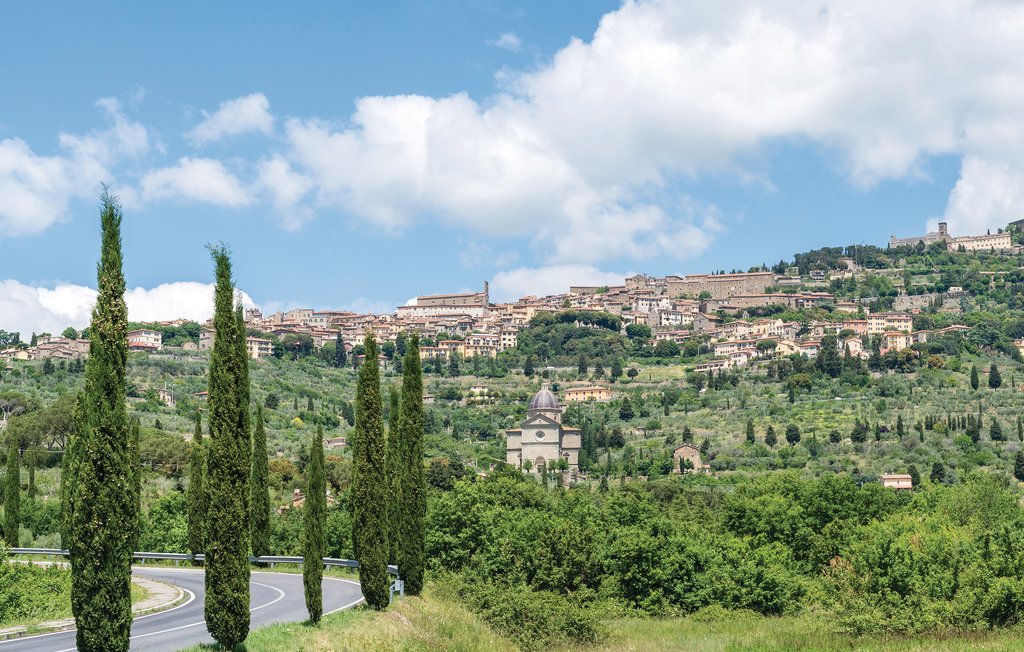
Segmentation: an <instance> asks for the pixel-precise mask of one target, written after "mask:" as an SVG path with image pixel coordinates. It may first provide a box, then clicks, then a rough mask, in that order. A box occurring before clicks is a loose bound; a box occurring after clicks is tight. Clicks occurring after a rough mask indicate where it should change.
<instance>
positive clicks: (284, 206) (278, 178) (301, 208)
mask: <svg viewBox="0 0 1024 652" xmlns="http://www.w3.org/2000/svg"><path fill="white" fill-rule="evenodd" d="M259 183H260V186H261V187H262V188H263V189H264V190H265V191H266V192H267V194H268V195H269V196H270V197H271V201H272V203H273V205H274V209H275V210H276V211H277V213H278V215H279V216H280V218H281V221H282V222H283V223H284V226H285V228H286V229H288V230H290V231H291V230H295V229H298V228H299V227H301V226H302V225H303V224H304V223H305V222H307V221H309V220H310V219H312V218H313V210H312V209H311V208H310V207H309V206H308V205H306V204H305V203H303V202H304V201H305V197H306V195H307V194H308V193H309V191H310V190H311V189H312V188H313V181H312V180H310V179H309V178H307V177H305V176H303V175H301V174H299V173H297V172H295V170H293V169H292V166H291V164H289V163H288V161H287V160H285V159H284V158H283V157H281V156H275V157H273V158H271V159H268V160H265V161H263V162H262V163H260V172H259Z"/></svg>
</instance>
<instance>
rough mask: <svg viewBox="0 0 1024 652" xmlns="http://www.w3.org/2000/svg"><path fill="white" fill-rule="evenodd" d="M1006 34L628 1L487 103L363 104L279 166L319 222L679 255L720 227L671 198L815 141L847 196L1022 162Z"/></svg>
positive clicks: (1007, 13) (878, 18)
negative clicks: (855, 189)
mask: <svg viewBox="0 0 1024 652" xmlns="http://www.w3.org/2000/svg"><path fill="white" fill-rule="evenodd" d="M1022 32H1024V7H1022V6H1021V5H1019V4H1017V3H1006V2H963V1H960V0H944V1H939V2H936V1H934V0H909V1H908V2H902V3H897V4H892V3H887V4H879V3H865V2H861V1H859V0H831V1H827V2H825V3H823V4H822V3H818V4H813V5H808V4H800V3H796V4H794V3H783V2H770V3H767V4H766V3H763V2H753V1H752V0H726V1H723V2H720V3H714V4H713V5H708V6H706V7H701V8H695V7H693V6H692V5H680V4H679V3H676V2H670V1H668V0H651V1H647V2H643V1H637V2H626V3H624V4H623V6H622V7H621V8H620V9H618V10H617V11H614V12H611V13H609V14H607V15H605V16H604V17H603V18H602V20H601V23H600V25H599V27H598V29H597V30H596V32H595V34H594V36H593V38H592V39H591V40H590V41H589V42H584V41H581V40H573V41H572V42H570V43H569V44H568V45H567V46H566V47H565V48H563V49H562V50H561V51H559V52H558V53H557V54H556V55H555V56H554V57H553V59H552V60H551V61H550V62H549V63H548V64H546V65H544V66H542V67H540V68H539V69H536V70H530V71H527V72H523V73H519V74H515V73H507V72H506V73H503V74H502V76H501V81H502V82H503V83H504V85H505V88H506V92H505V93H504V94H500V95H497V96H495V97H492V98H488V100H487V101H486V102H481V103H478V102H476V101H474V100H472V99H470V98H469V97H468V96H466V95H464V94H457V95H453V96H450V97H444V98H432V97H422V96H391V97H367V98H362V99H360V100H358V101H357V103H356V111H355V113H354V114H353V115H352V116H351V119H350V120H349V122H348V125H347V126H345V127H343V128H340V129H339V128H334V127H331V126H329V125H328V124H326V123H324V122H322V121H320V120H316V119H308V120H291V121H289V122H288V123H287V126H286V135H287V141H288V142H289V144H290V145H291V151H290V152H289V153H288V157H289V159H290V161H291V162H292V164H293V165H295V166H296V167H297V168H298V169H299V170H300V171H301V173H303V174H305V175H307V176H309V178H311V179H313V180H314V181H315V183H316V184H317V185H316V190H315V194H316V197H317V200H318V203H319V205H320V206H338V207H341V208H343V209H345V210H347V211H349V212H352V213H355V214H356V215H357V216H359V217H361V218H363V219H365V220H367V221H368V222H370V223H372V224H374V225H376V226H379V227H383V228H388V229H399V228H401V227H403V226H405V225H407V224H409V223H411V222H413V221H415V220H419V219H429V220H440V221H443V222H446V223H448V224H450V225H454V226H456V227H465V228H468V229H471V230H473V231H475V232H477V233H482V234H485V235H489V236H509V235H513V236H522V235H532V236H534V243H535V244H536V245H538V251H539V252H540V253H541V255H542V256H543V258H544V259H545V260H547V261H548V262H550V263H567V262H568V263H594V262H596V261H598V260H601V259H603V258H605V257H607V256H609V255H611V256H616V257H629V258H632V259H638V258H641V257H643V256H646V255H649V254H651V253H666V252H669V253H672V254H674V255H676V256H678V257H685V256H689V255H693V254H696V253H699V252H700V251H702V250H703V249H705V248H706V247H708V246H710V244H711V242H712V241H713V239H714V237H715V235H716V233H717V232H718V231H719V229H718V228H717V226H718V225H719V224H720V220H718V219H717V218H716V217H715V211H714V207H709V210H708V211H707V213H708V214H706V215H701V214H693V213H692V212H688V211H685V210H683V211H676V210H674V209H673V208H672V207H673V205H674V204H675V203H677V202H680V201H682V202H684V203H686V202H687V201H689V200H688V198H686V197H681V196H680V195H679V192H678V190H673V184H674V182H675V181H677V180H678V179H679V178H693V177H699V176H701V175H707V174H714V175H721V174H725V175H731V176H732V177H733V178H734V179H736V180H737V182H739V183H741V184H742V183H746V182H747V181H748V180H749V179H752V178H761V179H766V175H765V173H764V171H763V170H762V169H759V167H761V166H764V165H765V157H763V152H764V148H765V146H766V145H769V144H772V143H783V144H785V143H810V144H813V145H816V146H818V147H819V149H821V150H823V152H824V154H823V155H825V156H830V157H831V158H832V159H833V160H834V163H833V164H834V165H835V167H836V168H837V169H839V170H841V171H842V172H843V173H844V174H846V175H847V177H848V179H849V181H850V182H851V183H852V184H854V185H856V186H860V187H864V188H868V187H871V186H872V185H873V184H876V183H878V182H879V181H880V180H883V179H891V178H895V179H899V178H908V177H911V178H912V177H926V176H927V169H926V162H927V160H928V158H929V157H931V156H933V155H945V154H954V155H962V156H968V157H970V156H976V157H978V158H979V159H981V160H985V161H993V160H994V161H1001V162H1006V161H1009V160H1010V159H1009V157H1010V156H1011V153H1013V152H1020V151H1024V123H1022V121H1021V119H1020V115H1022V113H1024V84H1020V83H1017V81H1019V79H1020V77H1021V74H1022V65H1021V63H1020V56H1019V35H1020V34H1021V33H1022ZM500 40H501V39H498V40H496V41H495V42H494V43H495V44H497V42H498V41H500ZM508 42H509V43H511V42H512V40H511V39H508ZM1015 80H1016V81H1015ZM1015 156H1016V155H1015ZM965 170H967V166H965ZM1018 170H1024V162H1022V161H1020V160H1015V162H1014V164H1013V166H1012V167H1011V171H1010V173H1011V174H1016V173H1017V171H1018ZM766 183H768V184H769V185H770V179H766ZM652 197H653V199H652ZM954 199H955V198H954ZM702 212H703V211H702ZM1000 219H1001V218H1000Z"/></svg>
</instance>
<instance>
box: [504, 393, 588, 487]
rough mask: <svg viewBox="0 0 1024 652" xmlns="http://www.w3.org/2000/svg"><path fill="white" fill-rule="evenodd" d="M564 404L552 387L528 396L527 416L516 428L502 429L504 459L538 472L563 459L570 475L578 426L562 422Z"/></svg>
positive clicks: (574, 470) (573, 469) (575, 458)
mask: <svg viewBox="0 0 1024 652" xmlns="http://www.w3.org/2000/svg"><path fill="white" fill-rule="evenodd" d="M562 411H563V408H562V406H561V404H559V402H558V399H557V398H556V397H555V395H554V394H553V393H551V390H549V389H547V388H544V389H541V390H540V391H539V392H537V393H536V394H535V395H534V396H533V398H532V399H530V405H529V408H528V409H527V411H526V418H525V419H524V420H523V422H522V423H521V424H520V426H519V428H516V429H512V430H506V431H505V442H506V444H505V445H506V451H505V461H506V462H508V463H509V464H511V465H513V466H515V467H516V468H518V469H524V470H528V471H530V472H531V473H534V474H536V475H539V474H541V473H543V472H544V471H546V470H551V469H553V468H555V467H554V466H553V465H554V464H558V460H559V459H562V460H565V462H566V464H567V465H568V471H569V475H570V478H571V479H575V478H576V474H577V473H578V471H579V458H580V439H581V433H580V430H579V428H570V427H567V426H563V425H562Z"/></svg>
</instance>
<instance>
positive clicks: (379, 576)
mask: <svg viewBox="0 0 1024 652" xmlns="http://www.w3.org/2000/svg"><path fill="white" fill-rule="evenodd" d="M364 348H365V349H366V358H365V360H364V361H363V364H362V366H361V367H360V368H359V380H358V382H357V384H356V450H355V460H354V464H353V466H354V467H355V468H354V473H353V486H352V500H353V503H354V506H355V509H354V519H353V522H352V529H353V532H354V535H355V543H356V559H357V560H358V561H359V584H360V586H361V587H362V590H363V597H364V598H366V604H368V605H369V606H371V607H373V608H374V609H383V608H385V607H387V605H388V598H389V595H388V571H387V565H388V521H387V518H388V506H387V501H388V497H389V493H390V492H389V491H388V484H387V477H386V475H385V469H384V462H385V460H384V418H383V414H382V411H381V399H380V369H379V366H378V365H379V353H378V350H377V342H376V340H374V338H373V335H372V334H370V333H367V334H366V339H365V340H364Z"/></svg>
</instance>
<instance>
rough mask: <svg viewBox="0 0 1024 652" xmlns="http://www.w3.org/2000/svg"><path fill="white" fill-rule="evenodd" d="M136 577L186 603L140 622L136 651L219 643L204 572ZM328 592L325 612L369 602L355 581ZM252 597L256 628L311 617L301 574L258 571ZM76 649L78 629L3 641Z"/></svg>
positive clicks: (337, 582)
mask: <svg viewBox="0 0 1024 652" xmlns="http://www.w3.org/2000/svg"><path fill="white" fill-rule="evenodd" d="M133 572H134V573H135V574H136V575H141V576H143V577H149V578H152V579H154V580H158V581H160V582H166V583H168V584H174V585H176V586H179V587H181V588H182V589H183V590H184V591H185V593H186V601H185V602H184V603H182V604H180V605H178V606H177V607H174V608H172V609H169V610H167V611H162V612H160V613H156V614H151V615H149V616H140V617H138V618H136V619H135V621H134V622H133V623H132V644H131V649H132V650H146V651H148V652H149V651H151V652H157V651H159V652H171V651H173V650H180V649H182V648H184V647H188V646H191V645H196V644H199V643H212V642H213V637H211V636H210V634H209V633H208V632H207V631H206V622H205V620H204V619H203V595H204V591H203V571H202V569H185V568H181V569H179V568H155V567H149V568H145V567H136V568H135V569H134V570H133ZM323 590H324V613H330V612H332V611H340V610H342V609H347V608H348V607H353V606H355V605H357V604H359V603H360V602H361V601H362V599H363V596H362V593H360V591H359V584H358V582H354V581H351V580H341V579H335V578H328V577H325V578H324V581H323ZM250 594H251V595H250V610H251V613H252V620H251V625H250V627H251V629H255V628H257V627H260V626H262V625H268V624H270V623H281V622H301V621H304V620H306V618H307V617H308V614H307V613H306V602H305V597H304V594H303V590H302V575H300V574H292V573H267V572H256V571H254V572H253V573H252V579H251V585H250ZM74 649H75V632H74V630H71V631H66V632H56V633H53V634H41V635H38V636H28V637H24V638H16V639H12V640H9V641H3V642H0V652H13V651H14V650H17V651H18V652H55V651H60V652H72V651H73V650H74Z"/></svg>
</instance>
